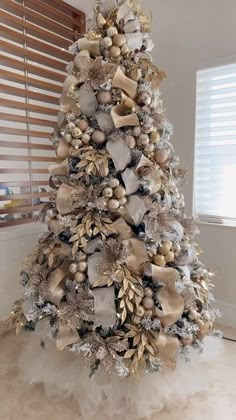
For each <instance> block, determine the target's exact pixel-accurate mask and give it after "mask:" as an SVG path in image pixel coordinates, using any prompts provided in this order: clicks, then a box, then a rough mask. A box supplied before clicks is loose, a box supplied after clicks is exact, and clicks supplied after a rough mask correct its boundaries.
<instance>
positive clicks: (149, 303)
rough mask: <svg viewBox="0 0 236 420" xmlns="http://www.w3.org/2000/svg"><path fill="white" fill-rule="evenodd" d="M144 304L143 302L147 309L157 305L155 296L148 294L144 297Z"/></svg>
mask: <svg viewBox="0 0 236 420" xmlns="http://www.w3.org/2000/svg"><path fill="white" fill-rule="evenodd" d="M142 304H143V306H144V308H145V309H147V310H151V309H153V308H154V306H155V302H154V300H153V298H151V297H148V296H146V297H145V298H144V299H143V301H142Z"/></svg>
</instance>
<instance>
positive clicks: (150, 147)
mask: <svg viewBox="0 0 236 420" xmlns="http://www.w3.org/2000/svg"><path fill="white" fill-rule="evenodd" d="M143 150H144V152H146V153H152V152H153V151H154V145H153V144H147V145H146V146H144V149H143Z"/></svg>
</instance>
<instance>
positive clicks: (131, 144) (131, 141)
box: [125, 136, 136, 149]
mask: <svg viewBox="0 0 236 420" xmlns="http://www.w3.org/2000/svg"><path fill="white" fill-rule="evenodd" d="M125 142H126V144H127V146H128V147H129V148H130V149H134V148H135V146H136V141H135V138H134V137H133V136H126V137H125Z"/></svg>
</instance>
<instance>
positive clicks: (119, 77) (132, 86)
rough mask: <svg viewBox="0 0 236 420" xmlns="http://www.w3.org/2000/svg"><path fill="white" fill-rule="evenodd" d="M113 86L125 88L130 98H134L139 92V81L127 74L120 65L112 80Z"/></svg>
mask: <svg viewBox="0 0 236 420" xmlns="http://www.w3.org/2000/svg"><path fill="white" fill-rule="evenodd" d="M112 86H113V87H115V88H119V89H121V90H123V91H124V92H126V93H127V95H128V96H129V97H130V98H132V99H134V98H135V96H136V93H137V88H138V83H137V82H135V80H132V79H130V78H129V77H127V76H125V74H124V73H123V71H122V70H121V68H120V67H118V68H117V70H116V73H115V76H114V78H113V81H112Z"/></svg>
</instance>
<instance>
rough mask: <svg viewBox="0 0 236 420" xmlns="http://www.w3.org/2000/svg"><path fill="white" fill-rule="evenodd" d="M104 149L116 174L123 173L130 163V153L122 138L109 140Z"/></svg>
mask: <svg viewBox="0 0 236 420" xmlns="http://www.w3.org/2000/svg"><path fill="white" fill-rule="evenodd" d="M106 148H107V151H108V152H109V154H110V157H111V158H112V160H113V162H114V165H115V168H116V170H117V171H118V172H120V171H123V170H124V169H125V168H126V166H127V165H128V164H129V163H130V162H131V152H130V149H129V147H128V146H127V144H126V142H125V140H124V138H123V137H120V138H119V139H118V140H116V141H115V140H109V141H108V142H107V144H106Z"/></svg>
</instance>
